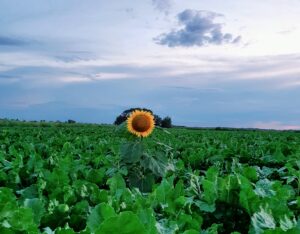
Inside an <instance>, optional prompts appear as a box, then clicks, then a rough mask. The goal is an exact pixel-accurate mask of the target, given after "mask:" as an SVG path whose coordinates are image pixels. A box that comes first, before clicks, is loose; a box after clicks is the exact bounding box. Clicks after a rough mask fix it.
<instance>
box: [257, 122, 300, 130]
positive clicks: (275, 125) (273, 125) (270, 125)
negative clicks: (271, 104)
mask: <svg viewBox="0 0 300 234" xmlns="http://www.w3.org/2000/svg"><path fill="white" fill-rule="evenodd" d="M254 128H261V129H276V130H300V125H293V124H284V123H281V122H279V121H271V122H257V123H255V124H254Z"/></svg>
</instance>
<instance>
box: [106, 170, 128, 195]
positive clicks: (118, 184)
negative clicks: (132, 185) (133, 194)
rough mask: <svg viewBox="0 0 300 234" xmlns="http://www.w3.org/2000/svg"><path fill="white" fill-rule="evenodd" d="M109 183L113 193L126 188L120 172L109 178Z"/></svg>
mask: <svg viewBox="0 0 300 234" xmlns="http://www.w3.org/2000/svg"><path fill="white" fill-rule="evenodd" d="M107 184H108V186H109V189H110V191H111V193H112V194H116V193H117V191H119V190H124V189H125V188H126V184H125V181H124V179H123V177H122V176H121V175H120V174H116V175H114V176H113V177H112V178H109V179H108V180H107Z"/></svg>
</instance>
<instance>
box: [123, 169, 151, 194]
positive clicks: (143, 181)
mask: <svg viewBox="0 0 300 234" xmlns="http://www.w3.org/2000/svg"><path fill="white" fill-rule="evenodd" d="M128 180H129V184H130V186H131V187H136V188H138V189H139V190H140V191H141V192H151V191H152V186H153V184H154V182H155V181H154V177H153V175H152V174H147V175H145V176H143V177H140V176H139V175H137V174H136V173H132V174H129V177H128Z"/></svg>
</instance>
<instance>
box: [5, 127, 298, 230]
mask: <svg viewBox="0 0 300 234" xmlns="http://www.w3.org/2000/svg"><path fill="white" fill-rule="evenodd" d="M0 233H1V234H6V233H47V234H50V233H55V234H69V233H70V234H71V233H101V234H122V233H124V234H131V233H132V234H156V233H160V234H172V233H184V234H200V233H201V234H217V233H225V234H227V233H228V234H230V233H234V234H237V233H241V234H243V233H258V234H259V233H288V234H291V233H292V234H299V233H300V133H299V132H295V131H294V132H293V131H285V132H283V131H281V132H280V131H254V130H253V131H251V130H248V131H246V130H236V131H225V130H205V129H202V130H196V129H185V128H171V129H168V130H165V129H162V128H155V129H154V132H153V133H152V134H151V135H150V136H149V137H147V138H138V137H134V136H132V135H130V134H129V133H128V132H127V131H126V127H124V126H119V127H116V126H112V125H93V124H56V123H21V122H4V123H1V124H0Z"/></svg>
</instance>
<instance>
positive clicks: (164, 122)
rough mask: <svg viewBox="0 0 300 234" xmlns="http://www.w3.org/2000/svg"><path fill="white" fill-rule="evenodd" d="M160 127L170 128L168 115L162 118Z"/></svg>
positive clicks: (170, 121)
mask: <svg viewBox="0 0 300 234" xmlns="http://www.w3.org/2000/svg"><path fill="white" fill-rule="evenodd" d="M161 127H163V128H171V127H172V120H171V118H170V117H169V116H167V117H165V118H163V120H162V121H161Z"/></svg>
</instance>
